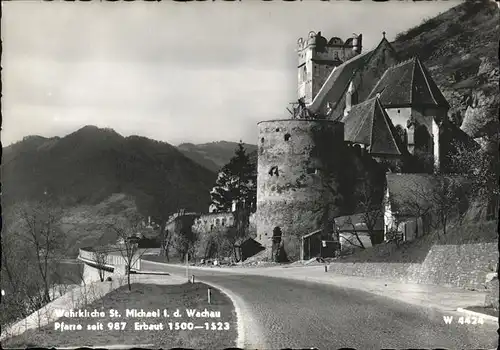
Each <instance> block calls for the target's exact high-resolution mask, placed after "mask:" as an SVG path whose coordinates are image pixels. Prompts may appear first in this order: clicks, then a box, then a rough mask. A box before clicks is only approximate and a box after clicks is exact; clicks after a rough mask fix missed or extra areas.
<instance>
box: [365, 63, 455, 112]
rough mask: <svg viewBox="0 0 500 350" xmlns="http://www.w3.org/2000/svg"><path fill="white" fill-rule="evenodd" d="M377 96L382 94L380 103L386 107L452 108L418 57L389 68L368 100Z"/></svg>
mask: <svg viewBox="0 0 500 350" xmlns="http://www.w3.org/2000/svg"><path fill="white" fill-rule="evenodd" d="M377 94H380V101H381V102H382V104H383V105H384V106H386V107H390V106H405V105H407V106H411V105H426V106H429V105H432V106H439V107H446V108H450V105H449V104H448V101H446V99H445V98H444V96H443V94H442V93H441V91H440V90H439V88H438V87H437V85H436V83H435V82H434V80H433V79H432V77H431V75H430V74H429V72H428V71H427V69H426V68H425V67H424V65H423V64H422V62H420V60H419V59H418V57H413V58H411V59H409V60H407V61H404V62H402V63H399V64H397V65H395V66H393V67H390V68H388V69H387V70H386V71H385V73H384V74H383V75H382V78H380V80H379V82H378V83H377V85H375V87H374V88H373V91H372V92H371V93H370V96H368V98H372V97H375V96H377Z"/></svg>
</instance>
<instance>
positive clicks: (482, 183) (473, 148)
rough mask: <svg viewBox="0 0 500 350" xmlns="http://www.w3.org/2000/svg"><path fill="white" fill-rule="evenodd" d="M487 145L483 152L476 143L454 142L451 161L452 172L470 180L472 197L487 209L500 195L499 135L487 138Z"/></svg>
mask: <svg viewBox="0 0 500 350" xmlns="http://www.w3.org/2000/svg"><path fill="white" fill-rule="evenodd" d="M485 144H486V145H487V148H486V150H483V149H480V148H479V145H477V144H475V143H468V144H465V143H463V142H458V141H454V142H453V144H452V147H453V149H454V152H453V153H452V154H451V156H450V161H451V166H452V170H454V171H455V172H456V173H459V174H461V175H463V176H464V177H465V178H466V179H467V180H468V182H469V184H470V187H471V194H472V196H474V197H475V198H476V199H478V201H479V203H480V204H482V205H484V206H485V207H486V206H487V205H488V204H489V203H490V202H491V201H494V202H498V197H499V195H500V191H499V188H498V179H499V176H500V166H499V161H498V135H496V136H495V135H491V136H486V137H485Z"/></svg>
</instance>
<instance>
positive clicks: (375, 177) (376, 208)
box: [357, 169, 385, 246]
mask: <svg viewBox="0 0 500 350" xmlns="http://www.w3.org/2000/svg"><path fill="white" fill-rule="evenodd" d="M378 170H380V169H378ZM384 175H385V174H383V173H382V172H380V171H379V172H378V173H377V172H372V173H369V172H365V176H364V177H363V179H362V181H361V183H360V184H359V186H358V188H357V201H358V208H357V211H358V212H361V221H362V222H363V223H364V224H365V225H366V229H367V232H368V236H369V237H370V241H371V243H372V246H373V245H375V244H377V243H379V242H378V241H377V237H376V231H375V228H376V226H377V223H380V222H381V220H382V218H383V216H384V211H385V200H384V199H385V198H384V191H383V189H384V182H385V179H384Z"/></svg>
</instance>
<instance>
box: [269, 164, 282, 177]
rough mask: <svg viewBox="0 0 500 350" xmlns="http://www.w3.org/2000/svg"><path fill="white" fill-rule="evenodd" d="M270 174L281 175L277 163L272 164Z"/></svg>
mask: <svg viewBox="0 0 500 350" xmlns="http://www.w3.org/2000/svg"><path fill="white" fill-rule="evenodd" d="M269 175H271V176H273V175H276V176H279V175H280V174H279V172H278V167H277V166H276V165H275V166H272V167H271V169H270V170H269Z"/></svg>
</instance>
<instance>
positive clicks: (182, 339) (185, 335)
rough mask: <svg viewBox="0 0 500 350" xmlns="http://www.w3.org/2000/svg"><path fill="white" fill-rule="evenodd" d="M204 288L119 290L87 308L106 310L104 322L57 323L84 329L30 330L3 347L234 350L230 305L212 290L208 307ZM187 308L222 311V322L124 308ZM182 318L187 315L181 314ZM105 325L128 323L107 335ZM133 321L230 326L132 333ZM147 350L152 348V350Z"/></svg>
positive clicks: (199, 285)
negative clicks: (97, 327) (95, 327)
mask: <svg viewBox="0 0 500 350" xmlns="http://www.w3.org/2000/svg"><path fill="white" fill-rule="evenodd" d="M207 288H208V286H207V285H205V284H202V283H195V284H191V283H188V284H183V285H150V284H147V285H142V284H133V285H132V291H131V292H129V291H128V287H127V286H123V287H121V288H119V289H117V290H114V291H112V292H111V293H109V294H107V295H105V296H104V297H103V298H102V299H101V300H97V301H95V302H94V303H92V304H91V305H88V306H87V307H85V308H81V309H82V310H84V309H86V310H88V311H89V312H91V311H93V310H94V309H96V310H98V311H104V312H105V313H106V317H104V318H73V319H70V318H64V317H63V318H61V319H59V320H58V321H57V322H64V323H66V324H76V323H79V324H81V325H82V326H83V327H84V330H81V331H66V332H60V331H55V330H54V323H51V324H49V325H47V326H45V327H43V328H42V329H39V330H28V331H26V332H25V333H23V334H21V335H19V336H17V337H13V338H11V339H8V340H6V341H4V342H3V344H2V346H3V347H4V348H5V347H15V348H25V347H33V346H37V347H63V346H106V345H112V344H154V346H152V348H160V347H163V348H165V349H168V348H174V347H182V348H193V349H223V348H228V347H232V346H234V342H235V340H236V336H237V331H236V314H235V313H234V308H233V305H232V302H231V300H229V298H228V297H227V296H225V295H224V294H222V293H221V292H219V291H218V290H216V289H213V288H212V300H211V304H208V302H207V299H206V298H207ZM146 296H147V297H146ZM186 308H192V309H194V308H196V309H199V310H200V311H202V310H203V309H205V308H207V309H208V310H213V311H220V313H221V318H220V319H213V318H198V319H195V318H189V317H187V316H186V315H184V316H183V317H179V318H175V319H174V318H126V317H125V309H137V310H140V309H144V311H155V310H156V309H160V310H163V309H168V310H169V312H170V313H172V312H173V311H175V309H180V310H181V311H184V310H185V309H186ZM110 309H115V310H118V312H120V313H121V315H122V317H120V318H110V317H109V310H110ZM184 313H185V312H184ZM96 322H101V323H102V324H103V325H104V330H103V331H88V330H86V328H87V325H92V324H96ZM108 322H127V325H126V330H125V331H115V330H108V328H107V324H108ZM135 322H146V323H148V324H150V323H160V322H162V323H164V324H165V323H167V322H193V323H195V324H197V325H203V324H204V322H229V324H230V329H229V330H215V331H214V330H205V329H194V330H190V331H187V330H169V329H168V328H167V330H164V331H161V330H160V331H153V330H151V331H146V330H143V331H139V330H137V331H136V330H134V323H135ZM164 327H167V325H164ZM150 347H151V346H150Z"/></svg>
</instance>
